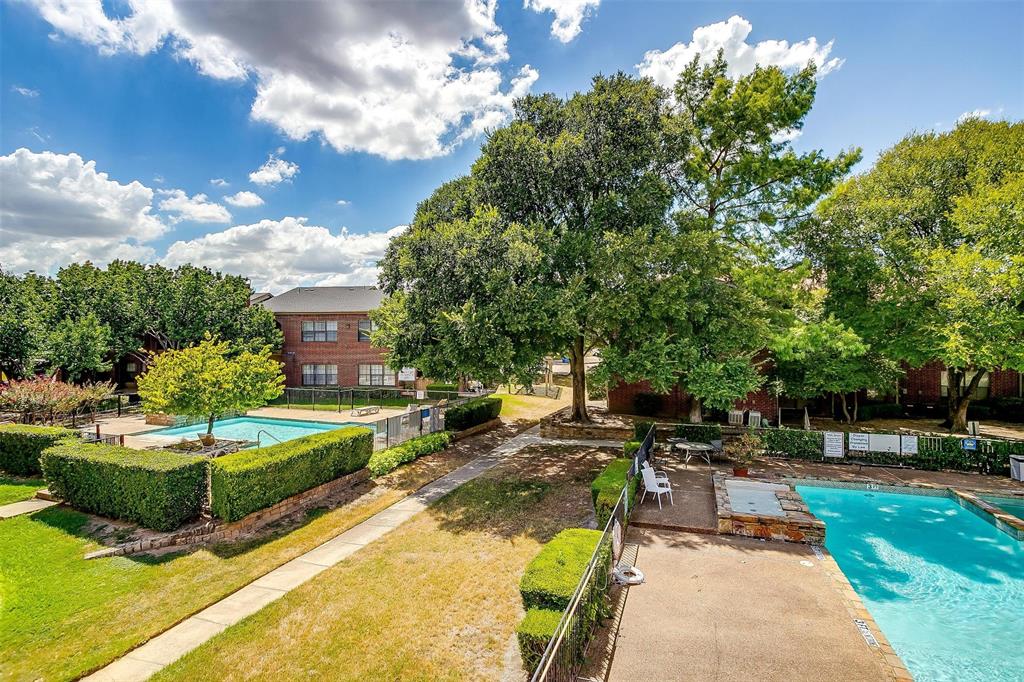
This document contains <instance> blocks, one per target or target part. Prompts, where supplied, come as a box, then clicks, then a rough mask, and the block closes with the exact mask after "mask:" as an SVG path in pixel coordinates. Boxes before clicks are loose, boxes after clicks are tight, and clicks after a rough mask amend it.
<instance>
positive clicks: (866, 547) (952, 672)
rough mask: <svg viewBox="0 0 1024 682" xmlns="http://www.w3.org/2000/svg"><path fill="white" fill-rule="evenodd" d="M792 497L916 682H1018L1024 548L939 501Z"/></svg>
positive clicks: (814, 494) (845, 493) (1022, 664)
mask: <svg viewBox="0 0 1024 682" xmlns="http://www.w3.org/2000/svg"><path fill="white" fill-rule="evenodd" d="M797 490H798V491H799V492H800V495H801V496H802V497H803V498H804V501H805V502H806V503H807V505H808V506H809V507H810V509H811V511H812V512H813V513H814V514H815V516H817V517H818V518H819V519H821V520H822V521H824V522H825V526H826V531H825V538H826V542H825V544H826V546H827V547H828V549H829V551H830V552H832V554H833V556H834V557H835V559H836V561H837V562H838V563H839V566H840V567H841V568H842V569H843V572H844V573H845V574H846V576H847V578H849V580H850V583H851V584H852V585H853V588H854V589H855V590H856V591H857V594H858V595H859V596H860V598H861V600H862V601H863V602H864V605H865V606H866V607H867V609H868V611H870V612H871V615H872V616H873V617H874V619H875V622H877V623H878V626H879V627H880V628H882V631H883V632H884V633H885V636H886V637H888V639H889V641H890V643H891V644H892V646H893V648H895V649H896V652H897V653H898V654H899V655H900V658H902V659H903V662H904V663H905V664H906V665H907V668H908V669H909V670H910V672H911V674H912V675H913V676H914V679H915V680H918V682H925V681H929V680H950V681H952V680H957V681H965V680H979V681H980V680H986V681H988V682H997V681H998V682H1010V681H1011V680H1014V681H1019V680H1022V679H1024V645H1022V640H1021V637H1022V635H1024V543H1022V542H1020V541H1018V540H1015V539H1014V538H1012V537H1010V535H1008V534H1007V533H1004V532H1002V531H1000V530H999V529H997V528H996V527H995V526H993V525H992V524H990V523H988V522H986V521H985V520H984V519H982V518H980V517H978V516H977V515H975V514H974V513H972V512H971V511H969V510H967V509H964V508H962V507H960V506H959V505H958V504H956V503H955V502H954V501H952V500H950V499H948V498H945V497H925V496H919V495H902V494H896V493H882V492H871V491H863V490H842V489H838V488H819V487H813V486H798V487H797Z"/></svg>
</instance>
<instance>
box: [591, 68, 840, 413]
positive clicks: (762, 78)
mask: <svg viewBox="0 0 1024 682" xmlns="http://www.w3.org/2000/svg"><path fill="white" fill-rule="evenodd" d="M815 83H816V81H815V69H814V66H813V64H812V65H809V66H808V67H807V68H805V69H803V70H801V71H799V72H797V73H795V74H786V73H784V72H783V71H781V70H779V69H778V68H774V67H771V68H761V67H758V68H755V69H754V71H753V72H751V73H749V74H747V75H745V76H741V77H738V78H730V77H729V75H728V65H727V63H726V61H725V59H724V58H723V56H722V55H721V54H719V55H718V57H717V58H716V59H715V60H713V61H712V62H711V63H702V62H700V61H699V60H698V59H696V58H695V59H694V60H693V62H691V63H690V64H689V65H688V66H687V67H686V69H685V70H684V71H683V72H682V73H681V74H680V76H679V79H678V80H677V82H676V85H675V89H674V97H673V99H672V104H671V107H670V109H669V111H668V112H667V114H666V116H665V118H664V130H665V132H664V135H665V140H666V141H665V144H664V150H663V154H664V158H663V168H664V170H665V177H666V179H667V182H668V183H669V186H670V187H671V190H672V194H673V198H674V200H675V203H674V205H673V209H674V210H673V212H672V215H671V219H670V220H668V221H666V222H665V223H664V228H665V230H664V234H663V235H662V236H661V237H660V239H659V240H658V242H656V244H655V247H654V250H655V251H657V252H658V254H662V257H661V258H659V257H658V254H655V253H652V254H649V255H648V257H646V258H643V259H637V260H634V261H633V262H631V263H627V267H633V268H636V272H635V276H633V277H632V278H631V279H630V286H629V287H628V288H626V289H625V290H624V291H623V294H622V296H623V298H624V299H625V301H627V302H628V304H621V303H620V305H619V306H618V309H619V314H620V315H628V316H629V319H630V323H629V324H627V325H623V326H622V328H621V329H620V330H619V333H618V336H617V337H616V338H614V339H611V340H610V343H609V344H608V349H607V350H606V352H605V354H604V357H605V362H604V363H603V364H605V372H606V373H607V375H608V376H609V378H610V377H611V376H612V375H613V374H618V375H620V376H622V377H624V378H626V379H628V380H633V379H640V378H648V379H651V383H652V385H653V386H654V387H655V388H656V389H659V390H664V389H667V388H668V387H669V386H671V385H673V384H676V383H678V384H679V385H680V386H682V387H683V388H684V389H685V390H686V391H687V392H688V393H689V394H690V396H691V403H690V404H691V410H690V418H691V420H692V421H700V420H701V418H702V407H703V406H704V405H708V406H711V407H715V408H719V409H726V408H728V407H729V406H731V404H732V403H733V401H735V400H737V399H740V398H743V397H744V396H745V395H746V394H747V393H749V392H750V391H753V390H756V389H757V388H758V387H759V386H760V385H761V383H762V382H763V380H764V376H763V374H762V373H761V372H760V371H759V369H758V367H757V365H756V364H755V363H754V362H753V360H754V359H755V357H756V354H757V353H758V351H760V350H762V349H764V348H765V347H766V346H767V345H768V342H769V340H770V339H771V338H772V334H773V333H774V331H776V330H778V329H779V328H780V326H785V325H787V324H789V323H790V322H791V321H792V318H791V316H790V315H788V314H787V310H788V309H789V308H791V307H792V306H793V305H794V302H795V301H794V298H795V297H797V296H799V294H800V291H801V289H800V287H799V286H798V285H799V284H800V279H801V278H803V277H804V276H805V275H806V274H807V271H806V269H805V268H804V267H803V266H802V265H801V264H799V263H797V264H795V265H793V264H790V263H789V262H788V260H787V257H788V251H787V248H786V247H787V246H788V244H787V243H786V242H785V241H784V240H782V239H781V238H780V237H781V235H782V234H783V233H784V232H786V231H788V230H791V229H793V228H794V226H796V225H799V224H801V223H802V222H804V221H805V220H806V219H807V218H808V217H809V215H810V212H811V210H812V207H813V205H814V203H815V202H816V201H817V200H818V199H819V198H820V197H821V196H822V195H823V194H824V193H825V192H827V191H828V190H829V189H831V188H832V187H833V185H834V184H835V183H836V182H837V181H838V180H839V179H840V178H842V177H843V176H844V175H845V174H846V173H847V172H849V170H850V168H851V167H852V166H853V164H854V163H856V162H857V160H858V159H859V158H860V153H859V151H857V150H851V151H847V152H843V153H840V154H838V155H836V156H835V157H828V156H826V155H825V154H823V153H822V152H820V151H810V152H805V153H801V154H798V153H797V152H796V151H794V149H793V148H792V145H791V143H790V140H791V139H792V138H793V136H794V133H795V132H798V131H799V130H800V129H801V128H802V127H803V123H804V120H805V118H806V117H807V115H808V113H809V112H810V110H811V107H812V105H813V103H814V95H815ZM649 263H657V265H656V266H655V267H653V268H651V267H649V265H648V264H649Z"/></svg>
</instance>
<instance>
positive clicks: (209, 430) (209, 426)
mask: <svg viewBox="0 0 1024 682" xmlns="http://www.w3.org/2000/svg"><path fill="white" fill-rule="evenodd" d="M216 418H217V415H215V414H211V415H210V418H209V420H207V422H206V435H207V436H209V435H210V434H211V433H213V422H214V420H215V419H216Z"/></svg>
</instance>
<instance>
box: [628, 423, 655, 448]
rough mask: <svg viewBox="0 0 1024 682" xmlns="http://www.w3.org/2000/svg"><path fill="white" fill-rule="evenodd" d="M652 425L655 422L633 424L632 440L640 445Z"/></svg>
mask: <svg viewBox="0 0 1024 682" xmlns="http://www.w3.org/2000/svg"><path fill="white" fill-rule="evenodd" d="M654 425H655V422H652V421H647V420H646V419H641V420H640V421H636V422H633V440H638V441H640V442H641V443H642V442H643V440H644V438H647V434H648V433H649V432H650V430H651V427H653V426H654Z"/></svg>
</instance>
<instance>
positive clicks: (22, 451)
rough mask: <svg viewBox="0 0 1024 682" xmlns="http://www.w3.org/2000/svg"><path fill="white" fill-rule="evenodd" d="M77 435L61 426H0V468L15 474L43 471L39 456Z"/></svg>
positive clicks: (28, 474)
mask: <svg viewBox="0 0 1024 682" xmlns="http://www.w3.org/2000/svg"><path fill="white" fill-rule="evenodd" d="M76 435H78V433H77V432H76V431H72V430H71V429H65V428H63V427H61V426H29V425H28V424H6V425H4V426H0V470H2V471H6V472H7V473H9V474H14V475H16V476H35V475H38V474H39V473H41V472H42V468H41V467H40V465H39V455H40V454H42V452H43V450H45V449H46V448H48V447H50V446H52V445H55V444H56V443H57V442H58V441H60V440H63V439H64V438H71V437H74V436H76Z"/></svg>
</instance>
